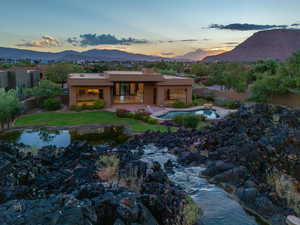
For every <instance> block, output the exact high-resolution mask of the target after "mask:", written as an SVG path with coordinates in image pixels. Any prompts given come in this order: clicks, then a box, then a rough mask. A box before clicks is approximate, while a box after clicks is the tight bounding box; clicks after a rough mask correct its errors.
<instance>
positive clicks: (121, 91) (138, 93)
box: [114, 82, 144, 104]
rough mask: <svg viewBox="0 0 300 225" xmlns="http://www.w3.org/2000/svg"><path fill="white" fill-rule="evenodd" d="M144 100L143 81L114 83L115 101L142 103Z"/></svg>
mask: <svg viewBox="0 0 300 225" xmlns="http://www.w3.org/2000/svg"><path fill="white" fill-rule="evenodd" d="M143 102H144V84H143V83H137V82H116V83H115V84H114V103H131V104H142V103H143Z"/></svg>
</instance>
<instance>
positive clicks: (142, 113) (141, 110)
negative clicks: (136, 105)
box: [135, 109, 151, 116]
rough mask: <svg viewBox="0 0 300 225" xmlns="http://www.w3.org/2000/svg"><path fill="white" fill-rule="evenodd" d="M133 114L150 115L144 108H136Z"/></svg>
mask: <svg viewBox="0 0 300 225" xmlns="http://www.w3.org/2000/svg"><path fill="white" fill-rule="evenodd" d="M135 114H139V115H142V116H150V115H151V113H149V112H147V111H146V110H145V109H138V110H137V111H136V112H135Z"/></svg>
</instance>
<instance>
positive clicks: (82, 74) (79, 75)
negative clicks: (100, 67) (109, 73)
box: [69, 73, 107, 79]
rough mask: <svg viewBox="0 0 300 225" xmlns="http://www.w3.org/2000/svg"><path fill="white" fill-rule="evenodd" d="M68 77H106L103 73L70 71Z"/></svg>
mask: <svg viewBox="0 0 300 225" xmlns="http://www.w3.org/2000/svg"><path fill="white" fill-rule="evenodd" d="M69 78H75V79H106V78H107V77H105V76H104V74H103V73H71V74H69Z"/></svg>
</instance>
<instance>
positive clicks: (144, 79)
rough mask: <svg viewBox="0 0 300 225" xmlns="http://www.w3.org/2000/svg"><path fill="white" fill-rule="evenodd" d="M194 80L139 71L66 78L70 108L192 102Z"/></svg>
mask: <svg viewBox="0 0 300 225" xmlns="http://www.w3.org/2000/svg"><path fill="white" fill-rule="evenodd" d="M192 85H193V79H191V78H186V77H176V76H170V75H163V74H159V73H155V72H154V71H153V70H151V69H144V70H142V71H105V72H103V73H73V74H70V75H69V77H68V86H69V102H70V105H82V104H87V105H88V104H92V103H93V102H94V101H95V100H96V99H103V100H104V101H105V103H106V105H107V106H110V105H112V104H126V103H127V104H147V105H159V106H160V105H169V104H172V103H173V102H174V101H175V100H180V101H183V102H185V103H191V102H192Z"/></svg>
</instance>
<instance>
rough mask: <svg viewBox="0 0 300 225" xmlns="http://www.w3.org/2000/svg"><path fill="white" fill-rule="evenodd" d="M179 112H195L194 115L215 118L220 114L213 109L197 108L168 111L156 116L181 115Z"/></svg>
mask: <svg viewBox="0 0 300 225" xmlns="http://www.w3.org/2000/svg"><path fill="white" fill-rule="evenodd" d="M181 114H195V115H203V116H205V117H206V118H207V119H217V118H219V117H220V116H219V115H218V113H217V112H216V110H213V109H197V110H190V111H188V110H186V111H169V112H167V113H165V114H163V115H160V116H157V117H158V118H160V119H172V118H173V117H175V116H176V115H181Z"/></svg>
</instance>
